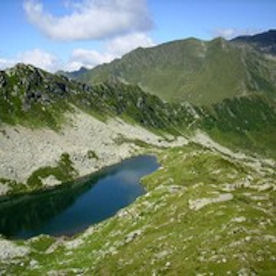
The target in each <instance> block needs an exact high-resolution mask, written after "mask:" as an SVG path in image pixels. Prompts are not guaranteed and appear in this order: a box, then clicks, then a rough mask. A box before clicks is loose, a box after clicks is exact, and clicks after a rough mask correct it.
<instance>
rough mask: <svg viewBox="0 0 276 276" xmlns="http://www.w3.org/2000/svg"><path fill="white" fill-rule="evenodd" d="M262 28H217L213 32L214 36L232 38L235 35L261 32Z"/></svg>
mask: <svg viewBox="0 0 276 276" xmlns="http://www.w3.org/2000/svg"><path fill="white" fill-rule="evenodd" d="M261 31H262V30H261V29H253V28H248V29H238V28H217V29H215V30H214V31H213V32H212V34H213V36H214V37H218V36H221V37H224V38H226V39H232V38H234V37H237V36H240V35H253V34H256V33H260V32H261Z"/></svg>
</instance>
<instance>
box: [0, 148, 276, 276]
mask: <svg viewBox="0 0 276 276" xmlns="http://www.w3.org/2000/svg"><path fill="white" fill-rule="evenodd" d="M159 160H160V163H161V169H159V170H158V171H156V172H155V173H154V174H152V175H150V176H148V177H146V178H144V180H143V184H144V185H145V187H146V189H147V192H148V193H147V194H146V195H145V196H142V197H140V198H139V199H137V200H136V201H135V202H134V203H133V204H131V205H130V206H128V207H127V208H125V209H124V210H123V211H121V212H120V213H119V215H117V216H114V217H112V218H110V219H108V220H106V221H104V222H102V223H100V224H98V225H96V226H95V227H93V228H90V229H89V230H88V231H87V232H85V233H83V234H79V235H78V236H77V237H74V238H60V239H55V238H52V237H48V236H40V237H36V238H33V239H31V240H28V241H17V242H16V245H17V246H24V247H25V249H26V248H27V249H28V250H29V254H28V255H25V256H21V257H20V256H19V257H16V258H13V259H9V258H7V259H6V260H5V259H4V260H1V259H0V272H1V273H2V274H4V275H45V274H47V273H48V274H53V275H80V274H81V275H195V274H203V275H205V274H206V275H274V274H275V271H276V267H275V254H276V251H275V227H274V226H275V215H274V211H273V207H274V201H275V189H273V187H275V185H276V183H275V174H274V172H273V170H272V168H271V167H269V166H267V165H265V164H264V163H262V162H261V163H260V164H261V166H260V167H259V166H256V167H255V166H252V164H251V165H250V164H249V163H247V161H246V160H236V159H235V158H231V157H230V156H226V155H223V154H220V153H218V152H215V151H213V150H209V149H207V148H204V147H201V146H200V145H197V144H189V145H186V146H185V147H182V148H175V149H168V150H164V151H162V152H160V153H159ZM0 241H1V240H0Z"/></svg>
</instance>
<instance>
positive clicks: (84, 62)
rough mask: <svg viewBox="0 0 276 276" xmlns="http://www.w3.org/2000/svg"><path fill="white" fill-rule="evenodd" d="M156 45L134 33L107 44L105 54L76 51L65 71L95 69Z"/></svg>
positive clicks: (145, 36)
mask: <svg viewBox="0 0 276 276" xmlns="http://www.w3.org/2000/svg"><path fill="white" fill-rule="evenodd" d="M154 45H155V44H154V42H153V41H152V39H151V38H150V37H149V36H147V35H146V34H144V33H133V34H129V35H124V36H120V37H116V38H114V39H111V40H107V41H106V42H105V45H104V47H103V49H104V51H103V53H101V52H98V51H95V50H87V49H75V50H74V51H73V52H72V55H71V57H70V60H69V62H68V63H67V64H66V65H65V66H64V70H66V71H75V70H78V69H79V68H80V67H86V68H93V67H95V66H96V65H99V64H102V63H106V62H110V61H112V60H113V59H115V58H119V57H121V56H122V55H123V54H125V53H127V52H129V51H131V50H133V49H135V48H137V47H150V46H154Z"/></svg>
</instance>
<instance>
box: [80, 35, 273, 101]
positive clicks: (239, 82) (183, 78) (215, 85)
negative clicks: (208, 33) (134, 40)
mask: <svg viewBox="0 0 276 276" xmlns="http://www.w3.org/2000/svg"><path fill="white" fill-rule="evenodd" d="M110 79H111V80H113V79H119V80H121V81H123V82H127V83H132V84H138V85H139V86H140V87H141V88H142V89H143V90H144V91H146V92H150V93H152V94H155V95H158V96H159V97H161V98H162V99H165V100H168V101H179V100H181V101H184V100H187V101H189V102H191V103H194V104H212V103H217V102H220V101H221V100H223V99H225V98H231V97H234V96H241V95H247V94H250V93H261V94H266V95H269V96H271V97H273V98H275V91H276V61H274V60H271V59H268V58H266V57H264V56H263V55H262V54H261V53H259V52H256V51H254V50H253V49H252V48H251V47H242V48H241V47H238V46H236V45H235V44H234V43H230V42H227V41H226V40H224V39H222V38H218V39H214V40H212V41H210V42H206V41H200V40H197V39H186V40H180V41H173V42H169V43H165V44H161V45H159V46H156V47H153V48H147V49H143V48H138V49H136V50H134V51H132V52H130V53H128V54H126V55H125V56H123V57H122V58H121V59H117V60H114V61H113V62H111V63H109V64H104V65H100V66H97V67H96V68H94V69H92V70H88V71H87V72H85V73H83V74H80V75H79V76H78V80H81V81H83V82H86V83H90V84H93V83H98V82H102V81H105V80H110Z"/></svg>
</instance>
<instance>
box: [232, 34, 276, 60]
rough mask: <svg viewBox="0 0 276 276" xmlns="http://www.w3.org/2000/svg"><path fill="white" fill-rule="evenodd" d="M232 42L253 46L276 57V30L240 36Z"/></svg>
mask: <svg viewBox="0 0 276 276" xmlns="http://www.w3.org/2000/svg"><path fill="white" fill-rule="evenodd" d="M232 42H234V43H238V44H247V45H251V46H253V47H254V48H255V49H257V50H259V51H261V52H263V53H266V54H271V55H276V30H269V31H268V32H264V33H260V34H256V35H246V36H238V37H236V38H234V39H232Z"/></svg>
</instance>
